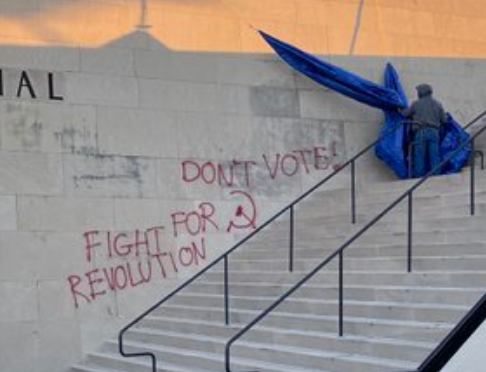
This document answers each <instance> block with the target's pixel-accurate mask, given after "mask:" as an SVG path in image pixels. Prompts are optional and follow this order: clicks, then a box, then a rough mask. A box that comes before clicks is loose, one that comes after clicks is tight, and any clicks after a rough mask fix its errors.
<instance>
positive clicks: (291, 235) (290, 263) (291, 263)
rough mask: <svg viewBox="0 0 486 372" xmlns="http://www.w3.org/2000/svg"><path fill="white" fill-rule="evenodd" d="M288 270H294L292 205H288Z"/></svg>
mask: <svg viewBox="0 0 486 372" xmlns="http://www.w3.org/2000/svg"><path fill="white" fill-rule="evenodd" d="M289 239H290V241H289V271H290V272H293V271H294V206H293V205H292V206H291V207H290V236H289Z"/></svg>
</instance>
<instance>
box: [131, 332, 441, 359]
mask: <svg viewBox="0 0 486 372" xmlns="http://www.w3.org/2000/svg"><path fill="white" fill-rule="evenodd" d="M126 338H127V339H130V340H135V341H138V342H147V343H153V344H161V345H170V346H175V347H186V348H189V349H193V350H199V351H209V352H216V353H224V350H225V346H226V343H227V341H228V340H227V339H225V338H222V337H214V336H207V335H195V334H191V335H187V334H185V333H181V332H173V331H166V330H154V329H151V328H134V329H132V330H130V331H129V332H128V333H127V335H126ZM256 340H260V343H261V344H262V345H265V343H273V344H274V345H275V346H277V347H279V346H280V345H282V346H295V345H299V346H302V347H304V348H307V349H314V350H327V351H332V352H340V353H348V354H360V353H361V352H362V350H363V345H364V344H365V345H366V351H367V353H369V354H370V355H371V356H373V357H376V358H378V357H382V358H392V359H400V358H403V355H407V356H408V357H409V360H411V361H417V362H418V361H421V360H422V359H423V358H424V357H425V356H426V354H428V353H429V352H430V351H431V350H432V349H433V348H434V347H435V344H434V343H426V342H417V341H413V342H410V341H404V340H399V339H391V338H387V339H384V338H379V337H370V338H368V337H361V336H353V335H345V336H344V337H339V336H338V335H336V333H322V332H314V331H311V330H307V331H305V332H300V331H293V330H286V329H285V328H273V329H271V328H265V329H264V330H262V329H259V330H255V331H252V332H251V333H249V334H248V335H246V336H245V339H244V340H239V341H238V342H237V343H236V344H237V345H240V346H242V345H245V344H247V343H249V342H251V343H252V344H253V346H254V345H255V344H257V343H258V341H256Z"/></svg>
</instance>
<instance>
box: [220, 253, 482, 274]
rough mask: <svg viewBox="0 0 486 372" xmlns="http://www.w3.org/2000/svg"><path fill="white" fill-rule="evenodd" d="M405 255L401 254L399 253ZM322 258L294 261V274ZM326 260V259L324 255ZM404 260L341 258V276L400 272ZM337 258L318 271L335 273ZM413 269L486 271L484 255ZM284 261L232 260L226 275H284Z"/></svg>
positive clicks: (434, 259) (424, 260)
mask: <svg viewBox="0 0 486 372" xmlns="http://www.w3.org/2000/svg"><path fill="white" fill-rule="evenodd" d="M403 253H405V252H403ZM325 256H326V255H325V254H323V257H322V258H321V259H300V258H299V259H294V262H293V267H294V270H295V271H301V272H310V271H311V270H312V269H314V268H315V267H316V266H317V265H318V264H320V263H321V262H322V261H324V260H325V259H327V257H325ZM328 256H329V255H328ZM407 259H408V258H407V256H404V255H402V256H398V255H397V256H394V257H352V256H349V257H348V256H347V255H346V254H345V255H344V259H343V269H344V273H345V274H346V273H348V272H349V271H353V270H376V271H390V270H396V271H399V270H403V269H404V268H406V267H407V266H406V265H407ZM338 264H339V260H338V257H335V258H334V259H333V260H331V261H330V262H329V263H328V264H327V265H326V266H325V267H323V268H322V270H321V271H325V270H337V267H338ZM412 264H413V268H414V269H415V270H418V271H429V272H432V271H442V270H447V271H462V270H465V269H471V270H481V269H483V268H485V267H486V255H467V256H466V255H462V256H457V255H454V256H443V255H438V256H419V257H413V263H412ZM288 266H289V263H288V259H283V260H277V259H271V258H269V259H259V260H248V259H246V260H238V259H232V260H230V263H229V270H230V274H231V272H233V271H243V272H244V271H248V270H251V271H259V272H264V271H265V272H268V271H270V272H278V271H281V272H286V271H287V270H288Z"/></svg>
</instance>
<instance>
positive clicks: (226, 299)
mask: <svg viewBox="0 0 486 372" xmlns="http://www.w3.org/2000/svg"><path fill="white" fill-rule="evenodd" d="M223 262H224V323H225V324H226V325H229V324H230V310H229V285H228V281H229V280H228V276H229V273H228V255H226V256H224V261H223Z"/></svg>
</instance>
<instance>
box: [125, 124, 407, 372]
mask: <svg viewBox="0 0 486 372" xmlns="http://www.w3.org/2000/svg"><path fill="white" fill-rule="evenodd" d="M402 125H403V122H399V123H398V124H397V125H395V126H394V127H393V128H391V129H390V130H388V131H386V132H385V133H384V134H382V135H380V136H379V137H378V139H376V140H375V141H373V142H372V143H371V144H369V145H368V146H366V147H365V148H363V149H362V150H361V151H360V152H358V153H357V154H356V155H355V156H353V157H352V158H351V159H349V160H347V161H346V162H345V163H344V164H342V165H341V166H340V167H339V168H338V169H336V170H334V172H332V173H331V174H329V175H328V176H326V177H325V178H324V179H323V180H321V181H319V182H318V183H317V184H315V185H314V186H313V187H311V188H310V189H308V190H307V191H306V192H304V193H303V194H302V195H300V196H299V197H298V198H296V199H295V200H294V201H293V202H291V203H289V204H288V205H287V206H285V207H284V208H282V209H281V210H280V211H279V212H278V213H276V214H274V215H273V216H272V217H270V218H269V219H267V220H266V221H265V222H264V223H263V224H261V225H260V226H259V227H258V228H256V229H255V230H254V231H252V232H251V233H250V234H248V235H246V236H245V237H244V238H243V239H242V240H240V241H239V242H238V243H236V244H235V245H234V246H232V247H231V248H230V249H228V250H227V251H226V252H225V253H223V254H222V255H220V256H219V257H217V258H216V259H215V260H213V261H212V262H211V263H210V264H208V265H207V266H206V267H205V268H203V269H202V270H201V271H199V272H198V273H197V274H195V275H194V276H192V277H191V278H189V279H188V280H186V281H185V282H184V283H182V284H181V285H179V286H178V287H177V288H176V289H174V290H173V291H171V292H170V293H169V294H168V295H166V296H165V297H164V298H162V299H161V300H160V301H158V302H157V303H155V304H154V305H152V306H151V307H150V308H148V309H147V310H146V311H144V312H143V313H142V314H140V315H139V316H138V317H136V318H135V319H134V320H132V321H131V322H130V323H128V324H127V325H126V326H125V327H123V328H122V329H121V330H120V332H119V333H118V351H119V353H120V354H121V355H122V356H124V357H149V358H150V359H151V361H152V372H156V371H157V358H156V357H155V355H154V354H153V353H151V352H136V353H131V352H125V350H124V347H123V336H124V334H125V332H127V331H128V330H129V329H130V328H131V327H133V326H134V325H135V324H137V323H138V322H140V321H141V320H142V319H143V318H145V317H146V316H147V315H148V314H150V313H151V312H152V311H154V310H155V309H157V308H158V307H160V306H161V305H162V304H163V303H165V302H166V301H168V300H169V299H170V298H172V297H173V296H174V295H175V294H177V293H178V292H180V291H181V290H182V289H184V288H186V287H187V286H188V285H190V284H191V283H192V282H194V281H195V280H196V279H198V278H199V277H201V276H202V275H203V274H205V273H206V272H207V271H208V270H209V269H211V268H213V267H214V266H216V264H218V263H219V262H221V261H223V265H224V278H223V280H224V304H225V323H226V325H228V324H229V288H228V281H229V278H228V260H229V255H230V254H231V253H233V252H234V251H235V250H236V249H238V248H239V247H240V246H242V245H243V244H244V243H246V242H247V241H248V240H250V239H251V238H253V237H254V236H255V235H257V234H258V233H259V232H260V231H262V230H263V229H264V228H266V227H267V226H268V225H270V224H271V223H273V222H274V221H275V220H276V219H278V218H279V217H280V216H282V215H283V214H284V213H285V212H287V211H290V223H291V228H290V233H291V237H290V247H289V248H290V249H289V271H290V272H292V271H293V221H294V219H293V216H294V206H295V205H296V204H298V203H299V202H301V201H302V200H303V199H304V198H306V197H307V196H309V195H310V194H312V193H313V192H314V191H315V190H317V189H318V188H320V187H321V186H322V185H324V184H325V183H326V182H328V181H329V180H331V179H332V178H334V177H335V176H336V175H337V174H339V173H340V172H341V171H342V170H343V169H345V168H347V167H348V166H351V222H352V223H355V222H356V187H355V182H356V178H355V162H356V160H358V159H359V158H360V157H361V156H363V155H364V154H365V153H367V152H368V151H369V150H370V149H372V148H374V147H375V146H376V144H377V143H378V142H379V141H381V140H382V139H383V138H385V137H386V136H388V135H390V134H392V133H394V132H395V131H396V130H397V129H399V128H400V127H402Z"/></svg>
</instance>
